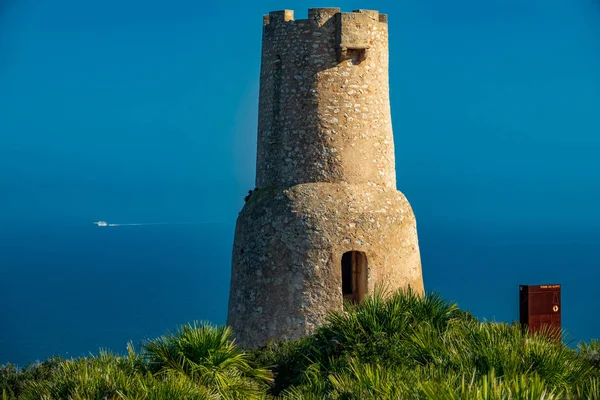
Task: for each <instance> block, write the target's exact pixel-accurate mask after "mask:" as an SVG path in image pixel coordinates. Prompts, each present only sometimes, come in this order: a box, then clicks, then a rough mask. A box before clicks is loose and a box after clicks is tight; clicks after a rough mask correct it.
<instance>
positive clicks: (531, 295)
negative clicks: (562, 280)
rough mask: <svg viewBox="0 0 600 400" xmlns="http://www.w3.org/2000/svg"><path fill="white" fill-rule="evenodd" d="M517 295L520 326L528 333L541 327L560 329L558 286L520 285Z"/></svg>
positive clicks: (560, 309)
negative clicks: (518, 298)
mask: <svg viewBox="0 0 600 400" xmlns="http://www.w3.org/2000/svg"><path fill="white" fill-rule="evenodd" d="M519 295H520V296H519V297H520V314H521V318H520V319H521V324H522V325H523V326H527V327H528V329H529V331H530V332H537V331H539V330H540V329H541V328H542V326H550V327H552V328H556V329H558V330H560V329H561V312H562V305H561V298H560V285H557V284H554V285H521V286H520V287H519Z"/></svg>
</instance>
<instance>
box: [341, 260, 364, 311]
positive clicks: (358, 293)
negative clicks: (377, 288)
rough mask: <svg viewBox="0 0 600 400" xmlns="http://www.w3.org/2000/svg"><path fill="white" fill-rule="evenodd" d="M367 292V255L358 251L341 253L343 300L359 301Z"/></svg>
mask: <svg viewBox="0 0 600 400" xmlns="http://www.w3.org/2000/svg"><path fill="white" fill-rule="evenodd" d="M366 292H367V256H366V255H365V254H364V253H361V252H360V251H348V252H346V253H344V254H343V255H342V295H343V296H344V300H348V301H350V302H352V303H359V302H361V301H363V299H364V298H365V294H366Z"/></svg>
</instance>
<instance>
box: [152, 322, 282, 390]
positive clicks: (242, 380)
mask: <svg viewBox="0 0 600 400" xmlns="http://www.w3.org/2000/svg"><path fill="white" fill-rule="evenodd" d="M143 348H144V357H145V359H146V360H147V362H148V367H149V369H150V371H151V372H152V373H153V374H157V375H160V374H168V375H173V374H175V375H182V376H185V377H187V378H188V379H190V380H191V381H193V382H195V383H196V384H198V385H201V386H204V387H207V388H213V389H215V390H216V391H217V392H219V393H220V394H221V395H222V396H223V397H224V398H232V399H233V398H236V399H237V398H239V399H253V398H260V397H261V396H262V395H263V393H264V391H265V389H266V387H267V383H269V382H270V380H271V373H270V371H268V370H267V369H264V368H259V367H257V366H255V365H254V364H253V362H252V361H251V360H250V358H249V356H248V355H247V354H246V353H244V352H242V351H241V349H240V348H239V347H238V346H237V345H236V344H235V342H234V341H233V338H232V333H231V330H230V328H229V327H226V326H223V327H214V326H212V325H210V324H199V323H197V322H194V323H193V324H188V325H183V326H181V327H180V328H179V329H178V330H177V332H176V333H175V334H169V335H165V336H162V337H160V338H158V339H154V340H150V341H148V342H147V343H145V344H144V346H143Z"/></svg>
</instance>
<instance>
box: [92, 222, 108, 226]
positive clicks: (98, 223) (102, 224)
mask: <svg viewBox="0 0 600 400" xmlns="http://www.w3.org/2000/svg"><path fill="white" fill-rule="evenodd" d="M94 224H96V225H98V226H108V224H107V223H106V221H97V222H94Z"/></svg>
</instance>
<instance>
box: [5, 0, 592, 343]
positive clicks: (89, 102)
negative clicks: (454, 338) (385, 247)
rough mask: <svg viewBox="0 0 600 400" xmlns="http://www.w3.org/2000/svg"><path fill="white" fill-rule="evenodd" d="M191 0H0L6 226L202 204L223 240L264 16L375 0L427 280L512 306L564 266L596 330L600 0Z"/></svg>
mask: <svg viewBox="0 0 600 400" xmlns="http://www.w3.org/2000/svg"><path fill="white" fill-rule="evenodd" d="M201 3H205V2H198V1H183V0H173V1H171V2H168V3H167V2H164V1H160V2H159V1H155V0H145V1H141V0H130V1H127V2H123V1H116V0H106V1H103V2H95V3H92V2H82V1H75V0H53V1H49V0H19V1H17V0H8V1H3V2H0V114H1V118H0V187H2V194H1V197H0V205H1V206H0V223H1V225H0V233H2V234H3V235H6V236H10V235H12V232H13V231H15V230H19V231H20V232H21V233H23V235H24V236H23V237H27V235H26V233H27V228H24V227H23V226H24V225H27V224H37V223H40V222H43V223H49V224H56V223H65V222H69V223H79V222H83V221H85V222H88V221H92V220H96V219H99V218H102V219H107V220H113V221H119V222H127V221H135V222H137V221H149V222H153V221H156V220H168V221H211V222H217V223H222V224H223V226H228V225H229V226H231V234H224V235H225V236H223V241H224V243H228V242H227V241H231V237H232V234H233V232H232V229H233V228H232V227H233V223H234V221H235V218H236V215H237V212H238V211H239V209H240V208H241V206H242V204H243V196H244V194H245V193H246V192H247V191H248V190H249V189H252V188H253V186H254V171H255V165H254V163H255V148H256V144H255V141H256V120H257V116H256V113H257V97H258V74H259V62H260V45H261V29H262V15H263V14H265V13H268V12H269V11H271V10H278V9H283V8H288V9H294V10H295V11H296V18H306V14H307V9H308V8H309V7H315V6H338V7H341V8H342V10H344V11H351V10H352V9H356V8H368V9H379V10H380V11H381V12H385V13H387V14H388V15H389V24H390V84H391V98H392V117H393V126H394V133H395V143H396V157H397V164H396V166H397V174H398V188H399V189H400V190H402V191H403V192H404V193H405V194H406V195H407V196H408V198H409V200H410V201H411V204H412V205H413V208H414V210H415V212H416V215H417V221H418V224H419V225H418V227H419V233H420V241H421V250H422V257H423V269H424V274H425V285H426V288H427V289H429V290H435V291H438V292H441V293H442V294H444V295H445V296H446V297H448V298H450V299H453V300H457V301H458V302H459V303H460V305H461V306H463V307H465V308H469V309H472V310H473V311H474V312H475V313H476V314H477V315H478V316H480V317H485V318H489V319H491V318H494V317H496V318H499V319H502V320H510V319H511V318H516V317H517V314H516V308H515V307H516V295H517V294H516V293H517V285H518V284H519V283H532V284H533V283H546V282H559V283H563V285H564V289H563V290H564V296H565V298H564V301H565V310H564V314H563V318H564V321H565V325H567V328H568V329H569V330H571V331H572V332H573V333H574V334H575V335H576V336H577V337H581V338H589V337H592V336H595V337H598V336H599V333H598V332H600V325H599V324H598V322H597V321H598V320H600V318H599V317H600V307H599V306H598V305H596V304H597V303H598V302H597V298H596V295H595V293H597V288H596V283H597V282H599V281H600V272H599V268H598V266H599V265H600V252H599V251H598V248H599V246H598V243H599V242H600V233H599V232H598V227H599V226H600V208H599V207H597V202H598V201H597V199H598V197H599V196H600V184H599V182H600V162H599V161H598V154H599V151H600V135H599V133H600V111H599V109H600V2H599V1H598V0H573V1H554V0H551V1H540V0H528V1H516V0H489V1H475V0H461V1H454V2H447V1H441V0H429V1H418V2H417V1H412V2H409V1H399V2H384V1H370V2H368V4H367V3H364V2H359V1H340V2H339V3H337V4H333V3H332V4H314V3H308V2H304V1H296V2H291V3H290V2H288V3H286V2H279V1H278V2H276V1H256V2H247V1H236V0H234V1H228V2H214V3H212V4H201ZM199 229H200V228H199ZM207 229H208V228H207ZM225 231H226V232H227V229H225ZM63 245H64V246H63V247H62V248H57V249H56V254H57V255H58V256H60V257H66V258H68V256H69V243H63ZM200 245H201V244H199V246H200ZM223 248H224V249H227V248H228V246H223ZM223 251H225V252H226V251H228V250H223ZM6 254H8V253H6V252H5V253H4V255H5V257H4V262H3V259H2V256H3V253H2V247H0V269H1V268H3V266H2V264H5V266H9V265H12V264H11V263H12V262H13V261H14V260H11V259H8V257H7V256H6ZM11 254H13V256H14V253H11ZM228 256H229V255H228V254H227V253H223V254H219V257H218V259H219V260H222V259H227V257H228ZM219 262H220V263H221V264H222V265H221V264H219V267H220V268H222V270H221V271H222V274H224V275H225V276H226V275H227V274H229V265H228V264H227V262H223V261H219ZM126 267H127V266H126V265H123V268H126ZM191 267H192V265H191V264H190V268H191ZM23 268H25V267H23ZM31 279H35V276H34V277H32V278H31ZM14 301H16V300H14ZM9 306H10V304H9ZM223 320H224V318H223ZM592 320H596V321H595V322H594V321H592ZM219 322H222V321H219Z"/></svg>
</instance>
